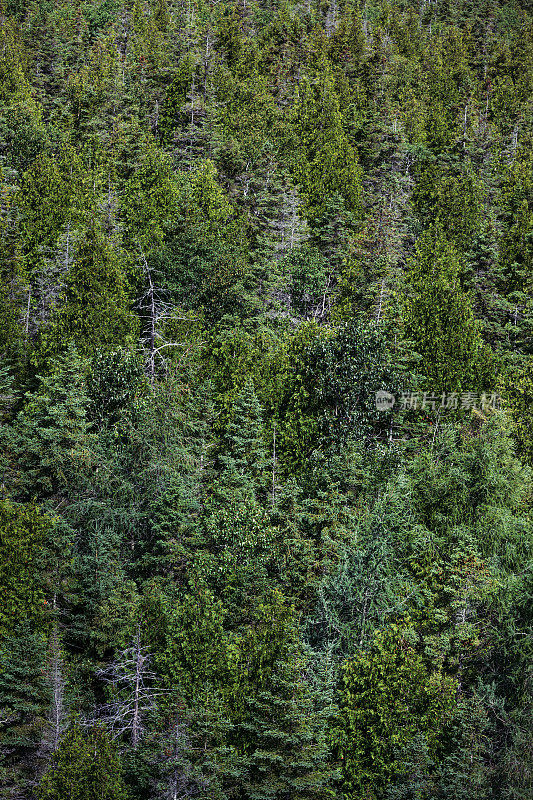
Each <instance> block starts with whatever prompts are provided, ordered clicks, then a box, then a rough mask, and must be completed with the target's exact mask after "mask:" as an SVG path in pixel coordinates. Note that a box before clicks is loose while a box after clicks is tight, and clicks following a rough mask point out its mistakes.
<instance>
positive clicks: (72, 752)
mask: <svg viewBox="0 0 533 800" xmlns="http://www.w3.org/2000/svg"><path fill="white" fill-rule="evenodd" d="M37 797H38V798H39V800H125V798H126V797H127V792H126V788H125V785H124V781H123V778H122V768H121V763H120V757H119V755H118V753H117V752H116V749H115V747H114V745H113V743H112V741H110V739H109V736H108V735H107V733H106V731H105V729H104V728H103V726H93V727H92V728H89V729H88V730H83V728H81V726H80V725H79V724H77V723H74V724H73V725H71V727H70V729H69V731H68V732H67V734H66V735H65V737H64V739H63V741H62V742H61V745H60V747H59V749H58V751H57V752H56V753H55V755H54V757H53V758H52V761H51V763H50V765H49V767H48V769H47V771H46V772H45V774H44V775H43V777H42V779H41V782H40V784H39V787H38V789H37Z"/></svg>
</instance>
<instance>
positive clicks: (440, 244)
mask: <svg viewBox="0 0 533 800" xmlns="http://www.w3.org/2000/svg"><path fill="white" fill-rule="evenodd" d="M460 272H461V261H460V257H459V254H458V252H457V250H456V249H455V248H454V246H453V244H452V243H451V242H450V241H448V240H447V239H446V238H445V237H444V236H443V234H442V233H441V232H440V230H439V229H438V228H433V229H430V230H428V231H426V232H425V233H424V234H422V236H421V237H420V239H419V241H418V244H417V249H416V252H415V255H414V257H413V259H412V262H411V264H410V269H409V272H408V274H407V281H406V284H407V285H406V299H405V305H404V312H403V316H404V322H405V328H406V333H407V335H408V336H409V338H411V339H413V341H414V346H415V349H416V352H418V353H419V354H420V355H421V357H422V364H421V371H422V373H423V374H424V377H425V379H426V383H427V386H428V388H429V389H431V390H434V391H435V392H439V391H448V392H451V391H460V390H461V389H470V388H471V387H480V388H481V387H482V385H483V383H482V382H483V380H484V375H483V369H484V366H485V365H484V364H483V360H484V358H486V356H485V354H484V352H483V343H482V340H481V336H480V334H479V326H478V324H477V322H476V320H475V318H474V314H473V311H472V305H471V301H470V298H469V297H468V294H467V293H466V292H465V291H464V290H463V289H462V287H461V283H460V277H459V276H460Z"/></svg>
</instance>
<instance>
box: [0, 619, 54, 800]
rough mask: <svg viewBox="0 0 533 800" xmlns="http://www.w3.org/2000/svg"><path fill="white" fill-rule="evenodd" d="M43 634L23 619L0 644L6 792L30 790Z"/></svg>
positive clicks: (0, 740) (1, 758)
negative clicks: (36, 631)
mask: <svg viewBox="0 0 533 800" xmlns="http://www.w3.org/2000/svg"><path fill="white" fill-rule="evenodd" d="M44 664H45V643H44V639H43V637H42V636H41V635H40V634H38V633H35V631H34V630H32V625H31V623H29V622H23V623H21V624H19V626H18V627H17V628H15V629H12V633H11V634H10V635H9V636H5V635H4V637H3V638H2V642H1V644H0V787H2V790H3V793H5V795H6V796H7V797H16V796H17V794H18V793H19V792H20V791H21V790H22V791H28V790H30V787H31V785H32V784H33V783H34V777H35V774H36V773H37V771H38V769H39V750H40V745H41V737H42V734H43V730H45V728H46V723H47V720H46V716H47V711H48V709H49V707H50V695H49V687H48V686H47V685H46V680H45V677H44V674H43V673H44Z"/></svg>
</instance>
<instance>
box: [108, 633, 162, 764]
mask: <svg viewBox="0 0 533 800" xmlns="http://www.w3.org/2000/svg"><path fill="white" fill-rule="evenodd" d="M97 675H98V677H99V678H100V679H101V680H103V681H104V683H107V684H108V686H109V687H110V691H109V693H110V695H111V699H110V700H109V702H107V703H104V704H103V705H101V706H100V707H99V708H98V709H97V718H98V719H99V720H102V721H104V722H105V723H106V724H107V725H108V726H109V728H110V729H111V731H112V735H113V736H114V737H119V736H124V735H128V736H129V738H130V741H131V745H132V747H133V749H134V750H135V749H137V747H138V745H139V742H140V740H141V738H142V735H143V733H144V729H145V728H144V720H145V717H146V715H147V714H149V713H150V712H151V711H153V710H154V709H155V707H156V703H155V697H156V694H157V690H156V689H155V687H154V682H155V678H156V676H155V673H154V672H153V671H152V670H151V669H150V656H149V655H148V649H147V648H146V647H145V646H143V645H142V644H141V632H140V626H138V628H137V632H136V634H135V638H134V640H133V642H132V644H131V646H130V647H128V648H127V649H126V650H123V651H122V652H121V653H119V654H118V656H117V657H116V659H115V660H114V661H113V662H112V663H111V664H109V665H108V666H107V667H105V668H104V669H101V670H99V671H98V672H97Z"/></svg>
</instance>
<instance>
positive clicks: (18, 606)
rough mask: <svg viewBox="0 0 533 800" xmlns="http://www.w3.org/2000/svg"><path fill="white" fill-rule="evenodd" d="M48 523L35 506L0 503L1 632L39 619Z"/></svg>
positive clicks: (49, 524)
mask: <svg viewBox="0 0 533 800" xmlns="http://www.w3.org/2000/svg"><path fill="white" fill-rule="evenodd" d="M50 528H51V521H50V519H49V518H47V517H46V516H45V515H44V514H42V513H40V512H39V511H38V509H37V508H35V507H34V506H31V505H28V506H23V505H15V504H13V503H10V502H9V501H8V500H3V501H2V502H1V503H0V587H1V588H0V594H1V598H0V631H1V633H2V636H5V635H6V634H7V633H9V632H10V631H12V630H13V629H14V628H16V627H17V626H18V625H20V624H21V623H23V622H24V621H25V620H29V619H33V621H34V622H35V621H36V620H39V619H40V618H42V614H43V604H44V603H45V597H44V592H43V581H42V580H40V575H39V573H40V571H41V570H42V568H43V567H44V564H43V552H44V546H45V544H46V540H47V538H48V536H49V533H50Z"/></svg>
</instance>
